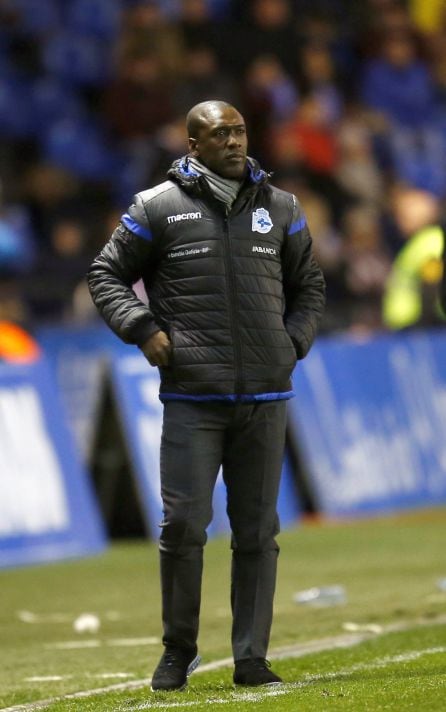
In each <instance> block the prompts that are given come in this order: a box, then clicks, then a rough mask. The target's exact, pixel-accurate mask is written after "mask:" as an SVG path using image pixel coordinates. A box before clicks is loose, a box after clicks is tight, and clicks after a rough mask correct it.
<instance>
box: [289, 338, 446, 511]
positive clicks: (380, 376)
mask: <svg viewBox="0 0 446 712" xmlns="http://www.w3.org/2000/svg"><path fill="white" fill-rule="evenodd" d="M293 381H294V387H295V390H296V393H297V397H296V398H294V399H293V400H292V401H290V415H291V418H290V420H291V426H292V428H293V429H294V432H295V435H296V437H297V438H298V439H299V441H300V443H301V446H302V448H303V451H304V455H305V459H306V461H307V464H308V468H309V471H310V476H311V484H312V487H313V489H314V492H315V494H316V498H317V503H318V506H319V509H320V510H321V511H322V512H325V513H328V514H333V515H356V514H362V513H367V512H378V511H393V510H398V509H402V508H407V507H419V506H426V505H436V504H440V503H444V502H446V437H445V429H446V333H445V332H444V331H433V332H431V333H415V332H412V333H404V334H395V335H389V336H382V337H380V338H374V339H373V340H370V341H367V342H364V343H354V342H352V341H348V340H345V339H321V340H320V341H319V342H318V343H317V345H316V346H315V347H314V349H313V350H312V351H311V353H310V355H309V356H308V357H307V358H306V359H305V360H304V361H303V362H302V363H301V364H299V365H298V367H297V368H296V370H295V373H294V376H293Z"/></svg>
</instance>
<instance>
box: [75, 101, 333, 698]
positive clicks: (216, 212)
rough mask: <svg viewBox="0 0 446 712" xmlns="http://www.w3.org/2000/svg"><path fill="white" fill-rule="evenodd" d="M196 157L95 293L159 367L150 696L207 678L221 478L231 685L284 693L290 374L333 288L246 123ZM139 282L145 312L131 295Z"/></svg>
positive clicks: (146, 194) (110, 263)
mask: <svg viewBox="0 0 446 712" xmlns="http://www.w3.org/2000/svg"><path fill="white" fill-rule="evenodd" d="M187 129H188V134H189V154H188V155H187V156H185V157H183V158H181V159H180V160H178V161H175V163H174V164H173V166H172V168H171V169H170V171H169V173H168V180H167V181H166V182H165V183H162V184H160V185H157V186H155V187H154V188H152V189H149V190H146V191H143V192H142V193H138V194H137V195H136V196H135V199H134V203H133V205H132V206H131V207H130V208H129V211H128V212H127V213H126V214H125V215H123V217H122V218H121V222H120V224H119V226H118V227H117V228H116V230H115V232H114V233H113V235H112V237H111V239H110V241H109V242H108V243H107V244H106V246H105V247H104V249H103V250H102V252H101V254H100V255H99V256H98V257H97V258H96V259H95V261H94V262H93V264H92V266H91V268H90V271H89V274H88V282H89V287H90V290H91V294H92V297H93V300H94V302H95V304H96V306H97V308H98V309H99V311H100V313H101V314H102V316H103V318H104V319H105V321H106V322H107V324H108V325H109V326H110V327H111V328H112V329H113V330H114V331H115V332H116V333H117V334H118V335H119V336H120V337H121V338H122V339H123V340H124V341H126V342H128V343H131V344H136V345H138V346H139V347H140V349H141V350H142V352H143V353H144V355H145V356H146V358H147V359H148V361H149V363H150V364H151V365H152V366H157V367H158V368H159V370H160V376H161V386H160V398H161V400H162V401H163V403H164V420H163V433H162V441H161V494H162V499H163V512H164V518H163V522H162V525H161V526H162V528H161V536H160V565H161V584H162V608H163V631H164V635H163V644H164V646H165V652H164V654H163V656H162V658H161V660H160V662H159V665H158V667H157V669H156V671H155V673H154V675H153V678H152V689H153V690H175V689H182V688H183V687H185V685H186V684H187V677H188V675H189V674H190V672H192V670H193V669H195V667H196V666H197V664H198V662H199V658H198V656H197V637H198V622H199V610H200V597H201V576H202V557H203V547H204V544H205V543H206V527H207V526H208V524H209V522H210V521H211V518H212V493H213V489H214V485H215V481H216V478H217V473H218V470H219V468H220V465H222V466H223V478H224V481H225V484H226V488H227V511H228V516H229V521H230V525H231V530H232V542H231V546H232V551H233V556H232V573H231V605H232V614H233V626H232V647H233V654H234V661H235V670H234V682H235V684H239V685H262V684H271V683H278V682H281V679H280V677H278V676H277V675H275V674H274V673H273V672H272V671H271V670H270V668H269V664H268V661H267V660H266V654H267V648H268V642H269V634H270V628H271V622H272V609H273V597H274V589H275V582H276V563H277V555H278V551H279V548H278V546H277V543H276V541H275V535H276V534H277V533H278V531H279V523H278V517H277V513H276V503H277V493H278V488H279V480H280V473H281V468H282V456H283V448H284V442H285V421H286V400H287V399H288V398H290V397H291V396H292V395H293V392H292V390H291V381H290V376H291V373H292V371H293V368H294V366H295V363H296V360H297V359H301V358H303V357H304V356H305V355H306V353H307V352H308V350H309V348H310V346H311V344H312V342H313V339H314V337H315V334H316V329H317V325H318V322H319V319H320V316H321V314H322V310H323V305H324V280H323V277H322V274H321V271H320V269H319V267H318V266H317V264H316V263H315V261H314V259H313V256H312V252H311V237H310V234H309V231H308V227H307V225H306V221H305V217H304V215H303V213H302V211H301V209H300V207H299V203H298V202H297V200H296V198H295V197H294V196H293V195H291V194H289V193H285V192H284V191H281V190H279V189H277V188H275V187H273V186H271V185H270V184H269V182H268V176H267V174H266V173H265V172H264V171H263V170H262V169H261V168H260V167H259V165H258V164H257V163H256V162H255V161H254V160H253V159H252V158H249V157H248V156H247V136H246V127H245V123H244V120H243V117H242V116H241V115H240V113H239V112H238V111H237V110H236V109H235V108H234V107H232V106H231V105H229V104H227V103H226V102H222V101H206V102H203V103H201V104H198V105H197V106H195V107H193V108H192V109H191V111H190V112H189V114H188V117H187ZM140 278H142V279H143V281H144V285H145V288H146V291H147V294H148V297H149V304H148V306H145V305H144V304H143V303H142V302H141V301H140V300H139V299H138V298H137V297H136V295H135V294H134V292H133V290H132V285H133V284H134V283H135V282H136V281H137V280H138V279H140Z"/></svg>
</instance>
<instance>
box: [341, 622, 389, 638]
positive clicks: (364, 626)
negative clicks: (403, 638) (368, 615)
mask: <svg viewBox="0 0 446 712" xmlns="http://www.w3.org/2000/svg"><path fill="white" fill-rule="evenodd" d="M342 628H343V630H346V631H348V632H349V633H356V632H358V631H364V632H368V633H376V635H379V634H380V633H382V632H383V630H384V629H383V627H382V625H379V624H378V623H353V622H352V621H346V622H345V623H343V624H342Z"/></svg>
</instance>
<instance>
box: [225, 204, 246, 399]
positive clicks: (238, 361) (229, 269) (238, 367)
mask: <svg viewBox="0 0 446 712" xmlns="http://www.w3.org/2000/svg"><path fill="white" fill-rule="evenodd" d="M228 213H229V211H228V210H227V209H226V212H225V217H224V226H225V230H224V236H225V243H226V249H225V262H226V273H227V275H228V283H229V295H228V297H229V300H228V301H229V320H230V324H231V335H232V343H233V348H234V390H235V395H236V396H237V398H238V397H239V396H240V395H241V394H242V384H243V378H242V349H241V346H240V339H239V336H238V326H237V318H236V316H237V299H236V294H237V285H236V281H235V275H234V268H233V264H232V249H231V239H230V235H229V214H228Z"/></svg>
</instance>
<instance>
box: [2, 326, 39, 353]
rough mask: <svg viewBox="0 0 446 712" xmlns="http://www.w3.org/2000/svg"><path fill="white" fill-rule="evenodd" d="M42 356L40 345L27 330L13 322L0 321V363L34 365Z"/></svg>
mask: <svg viewBox="0 0 446 712" xmlns="http://www.w3.org/2000/svg"><path fill="white" fill-rule="evenodd" d="M40 355H41V350H40V347H39V345H38V344H37V342H36V341H35V340H34V339H33V338H32V336H30V335H29V334H28V333H27V332H26V331H25V329H23V328H22V327H21V326H18V325H17V324H15V323H14V322H12V321H7V320H2V319H0V361H6V362H8V363H15V364H25V363H34V362H35V361H37V360H38V359H39V358H40Z"/></svg>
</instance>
